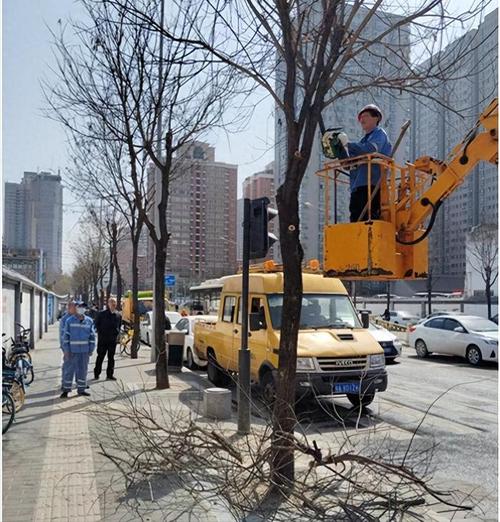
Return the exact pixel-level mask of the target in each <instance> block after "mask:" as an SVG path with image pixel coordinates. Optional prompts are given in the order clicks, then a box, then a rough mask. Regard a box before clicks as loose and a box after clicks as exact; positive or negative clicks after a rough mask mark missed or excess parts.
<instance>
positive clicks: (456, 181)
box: [397, 99, 498, 231]
mask: <svg viewBox="0 0 500 522" xmlns="http://www.w3.org/2000/svg"><path fill="white" fill-rule="evenodd" d="M497 124H498V100H497V99H495V100H493V101H492V102H491V103H490V104H489V105H488V107H487V108H486V109H485V110H484V111H483V113H482V114H481V116H480V117H479V119H478V121H477V123H476V125H475V126H474V128H473V129H472V130H471V131H470V133H469V134H468V135H467V136H466V137H465V139H464V140H463V141H462V142H461V143H459V144H458V145H457V146H456V147H455V148H454V149H453V151H452V152H451V154H450V160H449V162H448V163H446V164H445V163H443V162H441V161H439V160H435V159H433V158H431V157H429V156H426V157H422V158H419V159H417V160H416V161H415V167H416V168H417V169H418V170H420V171H423V172H427V173H429V174H434V175H436V179H435V181H434V183H433V184H432V185H431V186H430V188H428V189H427V191H425V192H424V193H423V194H422V197H421V198H420V201H419V202H418V203H417V204H414V205H412V206H411V208H410V212H409V219H408V224H407V226H406V227H405V228H407V229H409V230H412V231H413V230H416V229H418V228H419V227H420V226H422V225H423V224H424V221H425V220H426V219H427V217H428V216H429V214H430V213H431V212H432V209H433V208H436V206H439V204H440V203H441V202H442V201H444V200H445V199H446V198H447V197H448V196H450V194H451V193H452V192H453V191H454V190H456V189H457V188H458V187H459V186H460V185H461V184H462V183H463V181H464V179H465V178H466V177H467V175H468V174H470V172H471V171H472V170H473V169H474V167H475V166H476V165H477V164H478V163H479V162H480V161H488V162H490V163H495V164H496V163H498V134H497ZM398 224H399V223H398ZM397 228H399V227H397Z"/></svg>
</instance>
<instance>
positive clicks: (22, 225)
mask: <svg viewBox="0 0 500 522" xmlns="http://www.w3.org/2000/svg"><path fill="white" fill-rule="evenodd" d="M24 189H25V187H24V186H23V185H22V184H21V183H11V182H9V181H7V182H5V184H4V198H5V204H4V220H3V245H5V246H8V247H9V248H16V249H17V248H24V247H25V245H26V216H25V206H26V205H25V190H24Z"/></svg>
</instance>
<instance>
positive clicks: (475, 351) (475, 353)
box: [466, 344, 483, 366]
mask: <svg viewBox="0 0 500 522" xmlns="http://www.w3.org/2000/svg"><path fill="white" fill-rule="evenodd" d="M466 357H467V362H468V363H469V364H472V366H479V365H480V364H481V361H482V360H483V356H482V354H481V350H480V349H479V348H478V347H477V346H476V345H474V344H473V345H472V346H469V347H468V348H467V352H466Z"/></svg>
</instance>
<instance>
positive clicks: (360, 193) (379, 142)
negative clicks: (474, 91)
mask: <svg viewBox="0 0 500 522" xmlns="http://www.w3.org/2000/svg"><path fill="white" fill-rule="evenodd" d="M382 118H383V115H382V111H381V110H380V109H379V108H378V107H377V106H376V105H373V104H369V105H366V106H365V107H363V108H362V109H361V110H360V111H359V113H358V121H359V124H360V125H361V129H362V130H363V132H364V133H365V135H364V136H363V137H362V138H361V140H360V141H358V142H354V141H349V138H348V136H347V134H346V133H345V132H338V129H333V130H332V131H328V132H326V133H325V135H324V136H323V149H324V150H325V147H327V146H328V144H330V150H331V151H332V154H334V155H335V156H336V157H338V158H339V159H345V158H348V157H354V156H362V155H364V154H374V153H379V154H383V155H384V156H391V155H392V145H391V142H390V141H389V138H388V137H387V134H386V132H385V130H384V129H383V128H382V127H380V122H381V121H382ZM327 155H328V156H329V157H331V156H330V155H329V154H327ZM349 177H350V189H351V200H350V203H349V212H350V218H351V222H354V221H359V220H360V218H361V219H368V215H367V213H365V214H364V215H363V216H362V214H363V210H364V209H365V207H366V206H367V203H368V166H367V165H366V164H363V165H359V166H358V167H356V168H354V169H352V170H351V171H350V173H349ZM379 180H380V167H379V166H378V165H373V166H372V167H371V180H370V184H371V193H372V204H371V218H372V219H379V218H380V190H375V187H376V186H377V183H378V182H379Z"/></svg>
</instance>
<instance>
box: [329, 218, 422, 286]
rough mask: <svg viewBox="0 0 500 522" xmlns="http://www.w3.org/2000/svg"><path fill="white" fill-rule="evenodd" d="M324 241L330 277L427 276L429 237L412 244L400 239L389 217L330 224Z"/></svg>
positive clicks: (381, 278)
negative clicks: (404, 243) (399, 241)
mask: <svg viewBox="0 0 500 522" xmlns="http://www.w3.org/2000/svg"><path fill="white" fill-rule="evenodd" d="M421 234H422V232H421V231H419V232H418V233H415V234H414V236H415V237H418V236H419V235H421ZM323 241H324V243H323V244H324V253H323V271H324V275H325V276H326V277H339V278H342V279H349V280H356V279H366V278H370V279H372V280H377V279H379V280H384V281H385V280H389V279H421V278H426V277H427V257H428V255H427V254H428V252H427V249H428V243H427V240H426V239H424V240H423V241H420V242H419V243H417V244H416V245H411V246H409V245H402V244H400V243H397V242H396V230H395V226H394V224H393V223H390V222H388V221H381V220H373V221H364V222H357V223H340V224H336V225H327V226H326V227H325V228H324V238H323Z"/></svg>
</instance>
